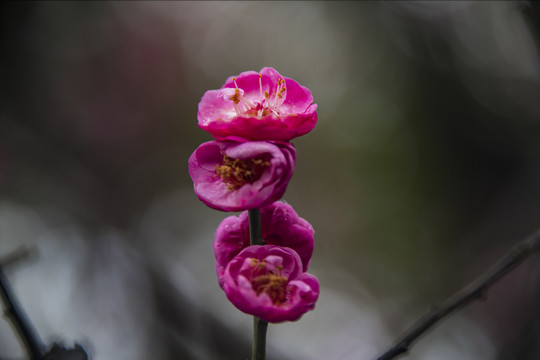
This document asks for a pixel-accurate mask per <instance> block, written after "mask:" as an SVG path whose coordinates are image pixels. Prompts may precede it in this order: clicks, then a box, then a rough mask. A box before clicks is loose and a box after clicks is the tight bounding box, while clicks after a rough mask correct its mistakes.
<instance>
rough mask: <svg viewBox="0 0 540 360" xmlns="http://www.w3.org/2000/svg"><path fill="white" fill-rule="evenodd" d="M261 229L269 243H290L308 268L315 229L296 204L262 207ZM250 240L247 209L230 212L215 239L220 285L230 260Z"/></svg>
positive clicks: (304, 269) (305, 267)
mask: <svg viewBox="0 0 540 360" xmlns="http://www.w3.org/2000/svg"><path fill="white" fill-rule="evenodd" d="M261 232H262V238H263V240H264V242H265V243H266V244H268V245H278V246H286V247H289V248H291V249H293V250H294V251H296V253H297V254H298V255H299V256H300V260H302V265H303V266H302V270H303V271H307V269H308V266H309V262H310V260H311V255H313V234H314V232H315V231H314V230H313V227H312V226H311V224H310V223H308V222H307V221H306V220H304V219H302V218H301V217H299V216H298V214H297V213H296V212H295V211H294V209H293V208H292V206H290V205H289V204H285V203H283V202H281V201H276V202H275V203H273V204H271V205H269V206H267V207H264V208H262V209H261ZM249 244H250V242H249V218H248V212H247V211H244V212H243V213H241V214H240V215H239V216H234V215H233V216H229V217H227V218H225V219H224V220H223V221H222V222H221V224H219V226H218V228H217V231H216V237H215V240H214V254H215V256H216V272H217V275H218V281H219V284H220V286H222V285H223V273H224V272H225V267H226V266H227V264H228V263H229V262H230V261H231V260H232V258H234V257H235V256H236V255H238V253H239V252H240V251H242V249H244V248H246V247H248V246H249Z"/></svg>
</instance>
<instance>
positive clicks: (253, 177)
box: [216, 155, 270, 190]
mask: <svg viewBox="0 0 540 360" xmlns="http://www.w3.org/2000/svg"><path fill="white" fill-rule="evenodd" d="M269 166H270V161H268V160H265V159H264V157H255V158H251V159H246V160H240V159H233V158H231V157H229V156H228V155H225V156H223V164H221V165H220V164H217V165H216V176H219V177H220V178H221V179H222V180H223V182H224V183H226V184H227V189H229V190H237V189H238V188H240V187H242V186H243V185H245V184H253V183H254V182H255V181H257V180H259V179H260V177H261V176H262V174H263V172H264V171H265V170H266V168H267V167H269Z"/></svg>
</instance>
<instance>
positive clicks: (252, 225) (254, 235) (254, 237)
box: [248, 209, 263, 245]
mask: <svg viewBox="0 0 540 360" xmlns="http://www.w3.org/2000/svg"><path fill="white" fill-rule="evenodd" d="M248 215H249V240H250V242H251V245H263V239H262V232H261V210H259V209H252V210H248Z"/></svg>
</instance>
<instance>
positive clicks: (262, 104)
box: [197, 67, 317, 141]
mask: <svg viewBox="0 0 540 360" xmlns="http://www.w3.org/2000/svg"><path fill="white" fill-rule="evenodd" d="M237 86H238V87H237ZM227 88H230V89H238V92H239V96H237V97H233V96H232V94H233V92H231V91H227V92H226V93H227V94H229V95H228V96H224V92H222V91H221V90H209V91H207V92H205V93H204V95H203V97H202V99H201V101H200V103H199V111H198V113H197V118H198V122H199V126H200V127H201V128H202V129H203V130H205V131H208V132H209V133H210V134H212V136H213V137H214V138H215V139H217V140H220V141H223V140H227V139H230V138H231V137H240V138H243V139H247V140H280V141H289V140H291V139H293V138H295V137H298V136H301V135H304V134H306V133H307V132H309V131H311V130H312V129H313V128H314V127H315V124H316V122H317V112H316V110H317V105H316V104H313V97H312V95H311V92H310V91H309V89H307V88H306V87H303V86H301V85H300V84H298V83H297V82H296V81H294V80H292V79H289V78H286V77H283V76H281V75H280V74H279V73H278V72H277V71H276V70H275V69H273V68H269V67H266V68H263V69H261V71H260V72H259V73H257V72H255V71H246V72H243V73H241V74H240V75H238V76H236V77H229V78H228V79H227V81H226V82H225V84H224V85H223V86H222V88H221V89H227Z"/></svg>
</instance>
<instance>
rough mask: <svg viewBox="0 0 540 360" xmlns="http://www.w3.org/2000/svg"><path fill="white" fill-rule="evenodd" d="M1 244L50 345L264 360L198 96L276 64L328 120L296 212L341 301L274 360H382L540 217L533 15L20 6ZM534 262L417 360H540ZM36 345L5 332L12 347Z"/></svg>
mask: <svg viewBox="0 0 540 360" xmlns="http://www.w3.org/2000/svg"><path fill="white" fill-rule="evenodd" d="M0 16H1V22H0V27H1V29H0V41H1V44H0V46H1V56H0V74H1V75H0V76H1V78H0V255H5V254H8V253H9V252H11V251H13V250H14V249H16V248H17V247H18V246H21V245H25V246H29V247H35V248H36V249H37V251H38V253H39V256H38V258H37V259H36V260H34V261H29V262H27V263H24V264H20V265H19V266H16V267H13V268H8V269H7V273H8V276H9V278H10V279H11V281H12V283H13V287H14V289H15V291H16V294H17V296H18V297H19V300H20V302H21V303H22V305H23V306H24V308H25V310H26V311H27V313H28V316H29V317H30V318H31V320H32V321H33V323H34V325H35V327H36V329H37V330H38V331H39V333H40V335H41V336H42V337H43V339H44V341H45V342H46V343H51V342H52V341H63V342H64V343H65V344H66V345H68V346H71V345H73V342H74V341H77V342H79V343H81V344H82V345H83V346H84V347H85V348H86V349H87V351H88V352H89V354H90V355H91V358H92V359H100V360H109V359H110V360H124V359H125V360H128V359H129V360H138V359H140V360H147V359H160V360H161V359H163V360H168V359H171V360H172V359H176V360H177V359H188V360H191V359H193V360H198V359H247V358H248V357H249V354H250V342H251V326H252V320H251V317H250V316H247V315H245V314H242V313H240V312H239V311H237V310H236V309H235V308H234V307H233V306H232V305H230V304H229V302H228V301H227V300H226V298H225V296H224V294H223V292H222V291H221V290H220V289H219V286H218V285H217V281H216V277H215V273H214V263H213V253H212V240H213V234H214V231H215V228H216V226H217V225H218V224H219V222H220V221H221V220H222V219H223V218H224V217H225V216H227V215H228V214H225V213H221V212H217V211H214V210H211V209H209V208H207V207H205V206H204V204H202V203H201V202H199V201H198V199H197V198H196V196H195V194H194V192H193V188H192V183H191V179H190V177H189V175H188V171H187V159H188V157H189V156H190V154H191V153H192V152H193V151H194V150H195V149H196V147H197V146H198V145H199V144H200V143H201V142H204V141H208V140H211V137H210V135H209V134H207V133H205V132H204V131H202V130H201V129H199V128H198V126H197V116H196V113H197V104H198V102H199V100H200V98H201V96H202V94H203V93H204V91H206V90H208V89H216V88H219V87H221V85H222V84H223V83H224V81H225V79H226V78H227V77H228V76H232V75H236V74H238V73H240V72H242V71H246V70H256V71H257V70H260V69H261V68H262V67H264V66H272V67H274V68H276V69H277V70H278V71H279V72H280V73H281V74H283V75H284V76H287V77H291V78H293V79H295V80H297V81H298V82H299V83H300V84H302V85H304V86H307V87H308V88H309V89H310V90H311V91H312V93H313V96H314V98H315V102H316V103H318V105H319V111H318V113H319V122H318V124H317V126H316V128H315V130H313V131H312V132H311V133H309V134H307V135H306V136H304V137H301V138H298V139H295V140H294V144H295V146H296V148H297V151H298V160H297V166H296V170H295V175H294V176H293V179H292V181H291V183H290V185H289V188H288V190H287V193H286V194H285V199H286V200H287V201H288V202H289V203H290V204H292V205H293V206H294V207H295V209H296V210H297V212H298V213H299V214H300V215H301V216H302V217H304V218H305V219H307V220H308V221H310V222H311V224H312V225H313V226H314V228H315V230H316V248H315V254H314V258H313V260H312V262H311V267H310V272H311V273H313V274H315V275H316V276H318V277H319V279H320V281H321V285H322V290H321V297H320V300H319V303H318V305H317V308H316V309H315V311H314V312H311V313H308V314H306V315H305V316H304V318H302V319H301V320H300V321H299V322H297V323H286V324H279V325H271V326H270V328H269V333H268V358H269V360H275V359H295V360H310V359H314V360H318V359H344V360H348V359H371V358H373V357H375V355H376V354H378V353H380V352H382V351H383V350H384V349H385V348H386V347H387V346H389V345H390V344H391V342H392V341H393V339H394V338H395V337H396V336H397V335H399V334H400V333H401V332H402V331H403V330H404V329H405V328H406V327H408V326H409V325H410V324H411V323H412V322H413V321H414V320H415V319H416V318H418V317H419V316H420V315H421V314H422V313H424V312H425V311H427V310H428V309H429V306H430V305H431V304H433V303H435V302H438V301H440V300H442V299H444V298H445V297H447V296H449V295H451V294H452V293H453V292H454V291H456V290H457V289H459V288H460V287H462V286H463V285H465V284H466V283H468V282H470V281H471V280H472V279H474V278H475V277H476V276H478V275H479V274H480V273H481V272H482V271H483V270H484V269H485V268H487V267H488V266H489V265H490V264H491V263H493V262H494V261H496V260H497V259H498V258H499V257H500V256H502V254H503V253H505V252H506V251H508V249H509V248H511V247H512V246H513V245H514V244H515V243H516V242H517V241H519V240H520V239H521V238H523V237H525V236H526V235H527V234H528V233H530V232H532V231H533V230H534V229H535V228H536V227H538V226H540V167H539V164H540V141H539V136H540V57H539V49H540V47H539V44H540V42H539V41H538V40H539V34H540V32H539V30H538V29H539V28H540V27H539V18H538V13H537V12H535V4H534V3H529V2H525V1H514V2H502V1H497V2H487V1H482V2H458V1H449V2H419V1H408V2H384V3H383V2H374V3H371V2H307V1H302V2H206V1H204V2H58V3H57V2H1V3H0ZM539 262H540V260H539V258H538V256H534V257H532V258H531V259H530V260H528V262H527V263H525V264H524V265H523V266H521V267H519V268H518V269H517V270H515V271H514V272H513V273H512V274H511V275H509V276H508V277H507V278H505V279H503V280H502V281H500V283H498V284H497V285H496V286H495V287H494V288H493V289H492V290H491V291H490V292H489V293H488V297H487V299H486V300H485V301H483V302H478V303H475V304H474V305H471V306H469V307H468V308H467V309H465V310H463V311H460V312H458V313H456V314H455V315H453V316H452V317H451V318H449V319H447V320H445V321H444V322H442V323H441V324H440V325H439V326H438V327H437V328H436V329H435V330H433V331H431V332H430V333H429V334H428V335H427V336H426V337H425V338H423V339H422V340H421V341H420V342H419V343H418V344H417V345H416V346H415V347H414V348H413V349H412V353H411V355H410V358H411V359H426V360H427V359H430V360H432V359H436V360H468V359H471V360H473V359H474V360H507V359H525V360H527V359H539V358H540V308H539V307H538V304H539V302H540V286H539V285H540V266H539ZM23 354H24V352H23V350H22V348H21V346H20V345H19V342H18V341H17V338H16V337H15V335H14V334H13V332H12V329H11V328H10V327H9V325H8V323H7V322H6V321H2V322H0V358H1V359H21V358H23Z"/></svg>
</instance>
